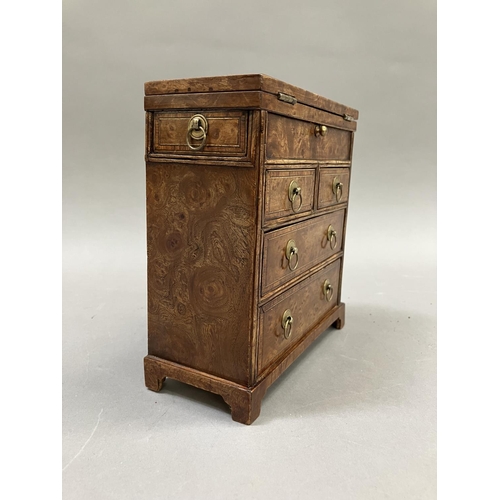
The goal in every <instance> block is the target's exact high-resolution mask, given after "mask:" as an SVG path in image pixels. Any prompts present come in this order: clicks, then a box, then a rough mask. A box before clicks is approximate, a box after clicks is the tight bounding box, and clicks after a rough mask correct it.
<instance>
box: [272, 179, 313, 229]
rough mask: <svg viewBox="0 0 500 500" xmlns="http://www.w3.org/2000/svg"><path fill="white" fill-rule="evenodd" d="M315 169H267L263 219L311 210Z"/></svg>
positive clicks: (302, 213)
mask: <svg viewBox="0 0 500 500" xmlns="http://www.w3.org/2000/svg"><path fill="white" fill-rule="evenodd" d="M314 177H315V170H314V169H307V170H295V171H283V170H268V171H267V172H266V195H265V207H264V220H266V221H268V220H272V219H279V218H281V217H287V216H290V215H304V214H307V213H308V212H311V211H312V209H313V201H314Z"/></svg>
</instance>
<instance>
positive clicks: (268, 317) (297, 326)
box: [259, 259, 340, 372]
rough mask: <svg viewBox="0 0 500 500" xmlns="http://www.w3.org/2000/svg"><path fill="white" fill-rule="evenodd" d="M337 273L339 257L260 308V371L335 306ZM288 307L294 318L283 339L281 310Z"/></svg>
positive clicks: (338, 271) (338, 274)
mask: <svg viewBox="0 0 500 500" xmlns="http://www.w3.org/2000/svg"><path fill="white" fill-rule="evenodd" d="M339 276H340V259H337V260H336V261H335V262H333V263H332V264H330V265H328V266H327V267H325V268H324V269H323V270H321V271H318V272H317V273H315V274H313V275H312V276H311V277H309V278H307V279H306V280H304V281H302V282H300V283H298V284H297V285H295V286H294V287H292V288H291V289H290V290H288V291H287V292H284V293H282V294H281V295H279V296H278V297H277V298H275V299H273V300H271V301H270V302H268V303H267V304H265V305H264V306H262V308H261V311H262V313H261V331H262V342H261V344H260V345H261V353H260V356H259V372H260V371H262V370H263V369H264V368H266V367H267V366H268V365H269V364H270V363H271V362H272V361H274V360H275V359H277V358H278V356H279V355H280V354H281V353H282V352H284V351H285V350H287V349H292V348H293V345H294V344H295V342H297V341H298V340H300V338H301V337H302V336H303V335H305V334H307V332H308V331H309V330H310V329H311V328H312V327H313V326H314V324H315V323H316V322H317V321H318V319H321V318H322V317H323V316H325V315H326V314H327V313H328V311H330V310H332V309H333V308H334V307H335V306H337V305H338V304H337V300H338V286H339ZM325 280H329V281H330V284H331V286H332V292H331V295H328V298H329V299H330V300H327V296H326V295H325V293H324V287H323V285H324V283H325ZM286 310H290V312H291V315H292V317H293V326H292V333H291V335H290V337H289V338H285V335H284V332H285V330H284V328H283V326H282V317H283V313H284V312H285V311H286Z"/></svg>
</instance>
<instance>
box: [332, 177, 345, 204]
mask: <svg viewBox="0 0 500 500" xmlns="http://www.w3.org/2000/svg"><path fill="white" fill-rule="evenodd" d="M343 188H344V184H342V183H341V182H340V180H339V178H338V177H335V179H333V184H332V190H333V193H334V194H335V199H336V200H337V203H339V202H340V200H342V194H343Z"/></svg>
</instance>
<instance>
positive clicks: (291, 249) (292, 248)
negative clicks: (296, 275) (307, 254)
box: [285, 240, 299, 271]
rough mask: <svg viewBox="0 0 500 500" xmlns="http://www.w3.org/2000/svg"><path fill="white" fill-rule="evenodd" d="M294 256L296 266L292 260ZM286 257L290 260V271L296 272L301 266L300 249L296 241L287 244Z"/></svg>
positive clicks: (289, 241)
mask: <svg viewBox="0 0 500 500" xmlns="http://www.w3.org/2000/svg"><path fill="white" fill-rule="evenodd" d="M294 256H295V265H294V266H292V260H293V258H294ZM285 257H286V259H287V260H288V269H290V271H295V269H297V266H298V265H299V249H298V248H297V246H296V245H295V241H293V240H288V243H287V244H286V250H285Z"/></svg>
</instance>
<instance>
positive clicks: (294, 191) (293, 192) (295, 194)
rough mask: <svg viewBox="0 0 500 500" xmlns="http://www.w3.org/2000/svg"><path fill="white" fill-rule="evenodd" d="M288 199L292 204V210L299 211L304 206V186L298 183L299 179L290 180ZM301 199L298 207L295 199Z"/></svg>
mask: <svg viewBox="0 0 500 500" xmlns="http://www.w3.org/2000/svg"><path fill="white" fill-rule="evenodd" d="M288 199H289V200H290V203H291V204H292V210H293V211H294V212H295V213H297V212H298V211H299V210H300V207H302V188H301V187H300V186H299V185H298V184H297V181H292V182H290V185H289V186H288ZM296 199H297V200H299V205H298V206H297V207H296V203H295V200H296Z"/></svg>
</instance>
